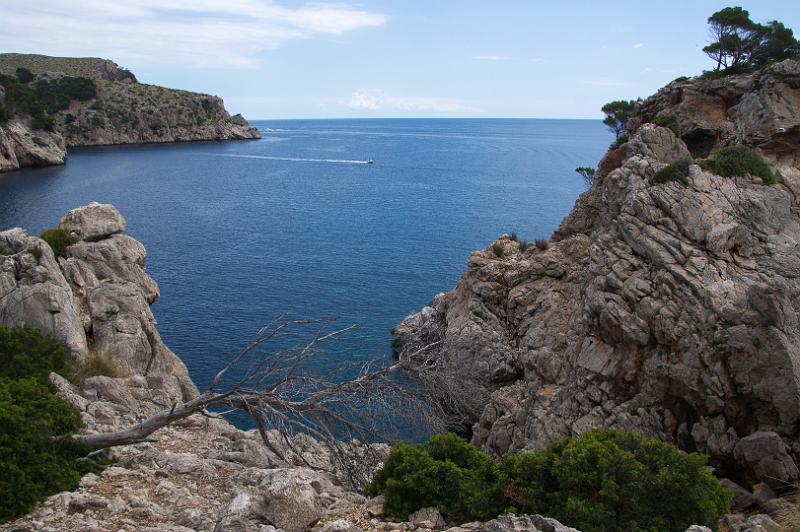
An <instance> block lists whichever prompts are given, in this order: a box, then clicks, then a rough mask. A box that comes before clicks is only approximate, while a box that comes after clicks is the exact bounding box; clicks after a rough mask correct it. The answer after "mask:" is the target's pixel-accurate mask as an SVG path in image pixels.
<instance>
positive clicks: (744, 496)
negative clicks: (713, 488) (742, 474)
mask: <svg viewBox="0 0 800 532" xmlns="http://www.w3.org/2000/svg"><path fill="white" fill-rule="evenodd" d="M719 483H720V484H722V487H723V488H728V489H729V490H731V492H733V500H732V501H731V508H732V509H733V510H735V511H742V510H747V509H748V508H750V507H751V506H753V505H754V504H755V503H756V500H755V498H754V497H753V494H752V493H750V492H749V491H747V490H746V489H744V488H743V487H741V486H740V485H739V484H737V483H735V482H733V481H731V480H728V479H727V478H722V479H720V481H719Z"/></svg>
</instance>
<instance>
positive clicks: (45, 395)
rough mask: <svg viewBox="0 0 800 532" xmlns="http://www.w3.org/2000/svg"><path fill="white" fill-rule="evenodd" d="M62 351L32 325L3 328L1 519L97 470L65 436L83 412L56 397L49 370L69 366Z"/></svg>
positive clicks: (0, 370)
mask: <svg viewBox="0 0 800 532" xmlns="http://www.w3.org/2000/svg"><path fill="white" fill-rule="evenodd" d="M66 366H67V364H66V362H65V359H64V350H63V348H62V347H61V346H59V345H58V343H57V342H56V341H55V340H53V339H51V338H45V337H43V336H42V334H41V333H40V332H38V331H37V330H35V329H33V328H31V327H15V328H13V329H6V328H5V327H0V522H3V521H6V520H9V519H12V518H14V517H16V516H19V515H22V514H25V513H27V512H29V511H30V510H31V509H33V507H34V506H35V505H36V503H37V502H39V501H41V500H42V499H44V498H45V497H47V496H49V495H52V494H53V493H58V492H59V491H64V490H72V489H75V488H76V487H77V485H78V481H79V480H80V477H81V475H83V474H85V473H87V472H89V471H97V470H98V466H97V464H95V463H93V462H91V461H77V460H76V459H77V458H79V457H81V456H83V455H84V454H85V450H84V449H81V448H80V447H79V446H78V445H76V444H75V443H74V442H73V441H72V440H70V439H69V438H63V439H61V438H58V437H60V436H67V435H69V434H72V433H74V432H76V431H78V430H79V429H80V428H81V418H80V413H79V412H78V411H77V410H76V409H74V408H72V407H71V406H69V405H68V404H67V403H65V402H64V401H62V400H61V399H59V398H58V397H57V396H56V395H55V390H54V387H53V385H52V384H51V383H50V382H49V380H48V375H49V373H50V372H51V371H60V372H63V371H64V370H65V369H66Z"/></svg>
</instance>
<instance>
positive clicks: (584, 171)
mask: <svg viewBox="0 0 800 532" xmlns="http://www.w3.org/2000/svg"><path fill="white" fill-rule="evenodd" d="M575 172H577V173H578V175H580V176H581V177H582V178H583V181H584V183H586V186H587V187H590V186H592V183H594V178H595V176H596V175H597V170H595V169H594V168H592V167H590V166H579V167H577V168H576V169H575Z"/></svg>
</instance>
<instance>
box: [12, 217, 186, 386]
mask: <svg viewBox="0 0 800 532" xmlns="http://www.w3.org/2000/svg"><path fill="white" fill-rule="evenodd" d="M59 226H60V227H61V228H62V229H65V230H67V231H68V232H70V234H71V235H72V236H73V238H76V239H78V241H77V242H76V243H75V244H73V245H71V246H69V247H68V248H67V251H66V256H64V257H55V256H54V255H53V251H52V250H51V249H50V246H48V245H47V243H45V242H44V241H43V240H41V239H39V238H37V237H33V236H29V235H28V234H27V233H26V232H25V231H24V230H23V229H19V228H17V229H11V230H8V231H3V232H0V250H2V251H3V252H4V254H0V324H2V325H5V326H8V327H10V326H14V325H21V324H28V325H31V326H33V327H36V328H37V329H39V330H41V331H42V332H44V333H45V334H48V335H51V336H54V337H55V338H56V339H58V340H59V341H60V342H61V343H62V344H63V345H64V346H65V347H66V348H67V350H68V352H69V354H70V356H71V358H72V359H73V360H75V361H77V362H80V361H82V360H85V359H86V358H87V357H88V355H89V351H90V350H93V351H95V352H97V353H100V354H102V355H105V356H107V357H109V358H111V359H112V360H113V361H114V362H115V363H116V365H117V366H119V367H120V368H121V369H122V370H123V371H124V372H125V373H126V374H128V375H144V376H147V377H162V378H165V379H168V380H174V381H175V385H176V386H177V387H178V389H180V390H181V394H182V397H183V398H185V399H188V398H190V397H193V396H194V395H195V394H196V393H197V389H196V388H195V386H194V384H193V383H192V381H191V379H189V375H188V372H187V370H186V366H184V364H183V362H181V360H180V359H179V358H178V357H177V356H176V355H175V354H174V353H173V352H172V351H170V350H169V348H167V346H165V345H164V343H163V342H162V341H161V337H160V335H159V334H158V330H157V329H156V321H155V318H154V317H153V313H152V312H151V311H150V305H151V304H153V303H154V302H155V300H156V299H157V298H158V295H159V294H158V286H157V285H156V283H155V281H153V279H152V278H151V277H150V276H149V275H147V273H146V272H145V270H144V267H145V260H146V258H147V253H146V252H145V249H144V246H142V244H140V243H139V242H137V241H136V240H134V239H133V238H131V237H129V236H127V235H123V234H119V233H120V232H121V231H123V230H124V229H125V220H124V219H123V218H122V216H121V215H120V213H119V212H118V211H117V209H115V208H114V207H113V206H112V205H100V204H98V203H91V204H89V205H86V206H83V207H78V208H76V209H73V210H71V211H70V212H69V213H67V214H66V215H65V216H64V217H63V218H62V219H61V222H60V224H59Z"/></svg>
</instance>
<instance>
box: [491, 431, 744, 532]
mask: <svg viewBox="0 0 800 532" xmlns="http://www.w3.org/2000/svg"><path fill="white" fill-rule="evenodd" d="M705 465H706V457H705V456H703V455H699V454H696V453H692V454H686V453H683V452H681V451H679V450H678V449H677V448H676V447H674V446H673V445H670V444H668V443H664V442H661V441H658V440H649V439H647V438H644V437H643V436H641V435H638V434H633V433H623V432H619V431H615V430H594V431H590V432H587V433H584V434H583V435H581V436H580V437H578V438H574V439H566V440H562V441H559V442H556V443H554V444H552V445H550V446H549V447H547V448H546V449H545V450H543V451H541V452H538V453H531V454H521V455H510V456H507V457H505V458H504V459H503V460H502V461H501V463H500V469H501V472H502V473H501V478H502V479H503V481H504V482H506V483H507V488H506V495H507V497H508V498H509V500H510V502H511V503H512V504H513V505H514V506H515V507H516V508H517V509H518V510H519V511H520V512H523V513H539V514H543V515H547V516H551V517H555V518H556V519H558V520H560V521H562V522H563V523H564V524H566V525H568V526H572V527H575V528H578V529H580V530H584V531H586V532H593V531H597V532H606V531H607V532H611V531H616V530H627V531H631V532H636V531H650V530H664V531H684V530H686V529H687V528H688V527H689V526H690V525H692V524H700V525H706V526H711V527H713V526H714V525H715V524H716V521H717V520H718V519H719V517H720V516H722V515H723V514H724V513H725V512H726V511H727V510H728V508H729V506H730V493H729V492H728V491H727V490H725V489H724V488H722V487H721V486H720V484H719V482H718V481H717V480H716V479H715V478H714V477H713V476H712V475H711V474H710V473H709V472H708V471H707V470H706V468H705Z"/></svg>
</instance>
